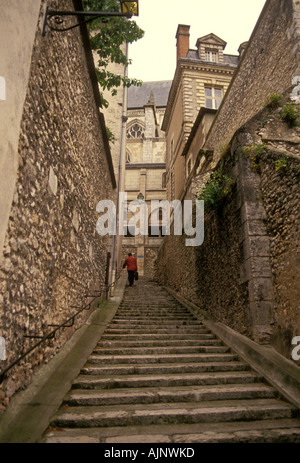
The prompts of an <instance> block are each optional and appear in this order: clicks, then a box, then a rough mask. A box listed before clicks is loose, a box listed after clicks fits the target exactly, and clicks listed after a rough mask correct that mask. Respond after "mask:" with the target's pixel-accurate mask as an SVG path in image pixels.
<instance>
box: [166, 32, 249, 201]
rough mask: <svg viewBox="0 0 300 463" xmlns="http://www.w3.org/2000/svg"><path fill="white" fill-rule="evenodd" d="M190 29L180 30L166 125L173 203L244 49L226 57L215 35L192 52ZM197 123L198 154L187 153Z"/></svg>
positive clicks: (169, 192)
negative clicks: (198, 127)
mask: <svg viewBox="0 0 300 463" xmlns="http://www.w3.org/2000/svg"><path fill="white" fill-rule="evenodd" d="M189 30H190V26H187V25H182V24H180V25H179V26H178V28H177V33H176V39H177V46H176V50H177V65H176V70H175V75H174V79H173V82H172V87H171V90H170V94H169V99H168V103H167V107H166V111H165V116H164V120H163V124H162V130H164V131H165V134H166V143H167V156H166V167H167V175H166V183H167V199H168V200H169V201H172V200H174V199H181V198H182V197H183V194H184V188H185V183H186V179H187V177H188V176H189V175H191V173H192V171H193V168H194V166H195V163H196V160H197V156H198V152H199V149H200V148H201V144H202V142H203V141H204V139H205V136H206V134H207V132H208V130H209V128H210V126H211V124H212V121H213V119H214V117H215V114H216V112H217V110H218V108H219V107H220V104H221V102H222V99H223V97H224V95H225V93H226V91H227V89H228V86H229V84H230V81H231V78H232V76H233V74H234V72H235V70H236V67H237V65H238V63H239V59H240V56H241V53H242V51H243V50H244V46H243V47H242V46H241V47H240V49H239V52H240V54H239V55H230V54H226V53H225V52H224V50H225V47H226V42H225V41H224V40H222V39H221V38H220V37H218V36H217V35H215V34H213V33H211V34H208V35H205V36H204V37H200V38H198V40H197V42H196V49H190V44H189V40H190V39H189V38H190V32H189ZM244 45H245V44H244ZM196 121H197V124H199V123H200V122H201V124H202V131H200V134H199V133H197V137H198V139H197V140H196V142H195V143H194V151H191V150H189V151H188V153H187V150H186V145H187V143H188V141H189V139H190V137H191V136H192V135H191V134H192V130H193V127H194V124H195V123H196ZM187 154H188V155H187Z"/></svg>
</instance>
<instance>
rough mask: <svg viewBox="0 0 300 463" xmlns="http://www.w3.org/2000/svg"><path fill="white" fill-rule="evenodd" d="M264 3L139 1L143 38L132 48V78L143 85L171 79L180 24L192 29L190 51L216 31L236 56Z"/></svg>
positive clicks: (246, 0) (248, 0) (258, 0)
mask: <svg viewBox="0 0 300 463" xmlns="http://www.w3.org/2000/svg"><path fill="white" fill-rule="evenodd" d="M264 4H265V0H139V17H135V18H134V19H135V20H136V22H137V24H138V25H139V26H140V27H141V28H142V29H143V30H144V31H145V35H144V38H142V39H140V40H139V41H138V42H135V43H134V44H131V45H129V58H130V59H132V60H133V63H132V64H131V65H130V66H129V70H128V73H129V77H132V78H137V79H141V80H143V81H144V82H150V81H157V80H172V79H173V77H174V72H175V65H176V39H175V35H176V31H177V26H178V24H186V25H189V26H190V48H191V49H196V46H195V44H196V41H197V39H198V38H199V37H203V36H204V35H206V34H209V33H211V32H213V33H214V34H216V35H217V36H218V37H220V38H221V39H223V40H224V41H225V42H227V46H226V48H225V53H227V54H232V55H237V54H238V51H237V50H238V48H239V46H240V44H241V43H242V42H246V41H247V40H249V38H250V36H251V34H252V31H253V29H254V27H255V24H256V22H257V20H258V18H259V15H260V13H261V11H262V9H263V6H264Z"/></svg>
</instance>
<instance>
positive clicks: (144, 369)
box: [81, 361, 250, 375]
mask: <svg viewBox="0 0 300 463" xmlns="http://www.w3.org/2000/svg"><path fill="white" fill-rule="evenodd" d="M249 369H250V367H249V365H247V364H246V363H243V362H235V361H230V362H215V363H213V362H206V363H203V362H202V363H199V364H198V363H188V362H186V363H178V364H176V363H162V364H155V363H152V364H142V363H141V364H133V365H126V364H125V365H124V364H115V365H102V364H99V365H97V364H90V363H87V364H86V365H85V366H84V367H83V368H82V370H81V374H85V375H135V374H136V375H147V374H158V373H160V374H161V373H163V374H165V375H168V374H170V375H173V374H176V373H180V374H185V373H200V372H232V371H248V370H249Z"/></svg>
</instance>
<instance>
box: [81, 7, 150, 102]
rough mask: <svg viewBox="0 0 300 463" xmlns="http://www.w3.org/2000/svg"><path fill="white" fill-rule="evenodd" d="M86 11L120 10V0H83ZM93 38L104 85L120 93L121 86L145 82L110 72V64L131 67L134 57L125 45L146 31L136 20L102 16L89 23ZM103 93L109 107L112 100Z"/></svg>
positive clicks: (104, 88)
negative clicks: (123, 49) (126, 53)
mask: <svg viewBox="0 0 300 463" xmlns="http://www.w3.org/2000/svg"><path fill="white" fill-rule="evenodd" d="M83 5H84V9H85V11H119V10H120V3H119V1H118V0H83ZM88 27H89V31H90V40H91V47H92V49H93V50H94V51H95V52H96V53H97V54H98V63H97V68H96V72H97V77H98V82H99V84H100V87H101V88H102V89H103V90H106V89H107V90H109V91H110V92H111V94H112V95H116V93H117V89H118V87H120V86H121V85H123V86H124V87H130V86H131V85H141V84H142V82H141V81H139V80H137V79H131V78H128V77H126V76H124V75H118V74H114V73H112V72H110V71H108V69H107V67H108V65H109V64H110V63H117V64H123V65H124V66H128V65H129V64H130V63H131V60H130V59H128V58H127V57H126V55H125V54H124V52H123V51H122V49H121V46H122V45H123V44H124V43H125V42H127V43H133V42H135V41H137V40H139V39H140V38H142V37H143V35H144V31H143V30H142V29H140V28H139V26H138V25H137V24H136V22H135V21H133V20H131V19H130V20H129V19H126V18H122V17H116V18H109V19H108V18H103V19H101V18H99V19H95V20H94V21H92V22H91V23H89V26H88ZM101 96H102V102H103V105H104V106H105V107H107V106H108V101H107V100H105V98H104V97H103V94H102V95H101Z"/></svg>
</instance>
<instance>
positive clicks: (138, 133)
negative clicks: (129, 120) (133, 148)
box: [127, 122, 144, 139]
mask: <svg viewBox="0 0 300 463" xmlns="http://www.w3.org/2000/svg"><path fill="white" fill-rule="evenodd" d="M127 138H132V139H136V138H144V128H143V127H142V126H141V124H139V123H138V122H136V123H135V124H133V125H131V126H130V127H129V128H128V129H127Z"/></svg>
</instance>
